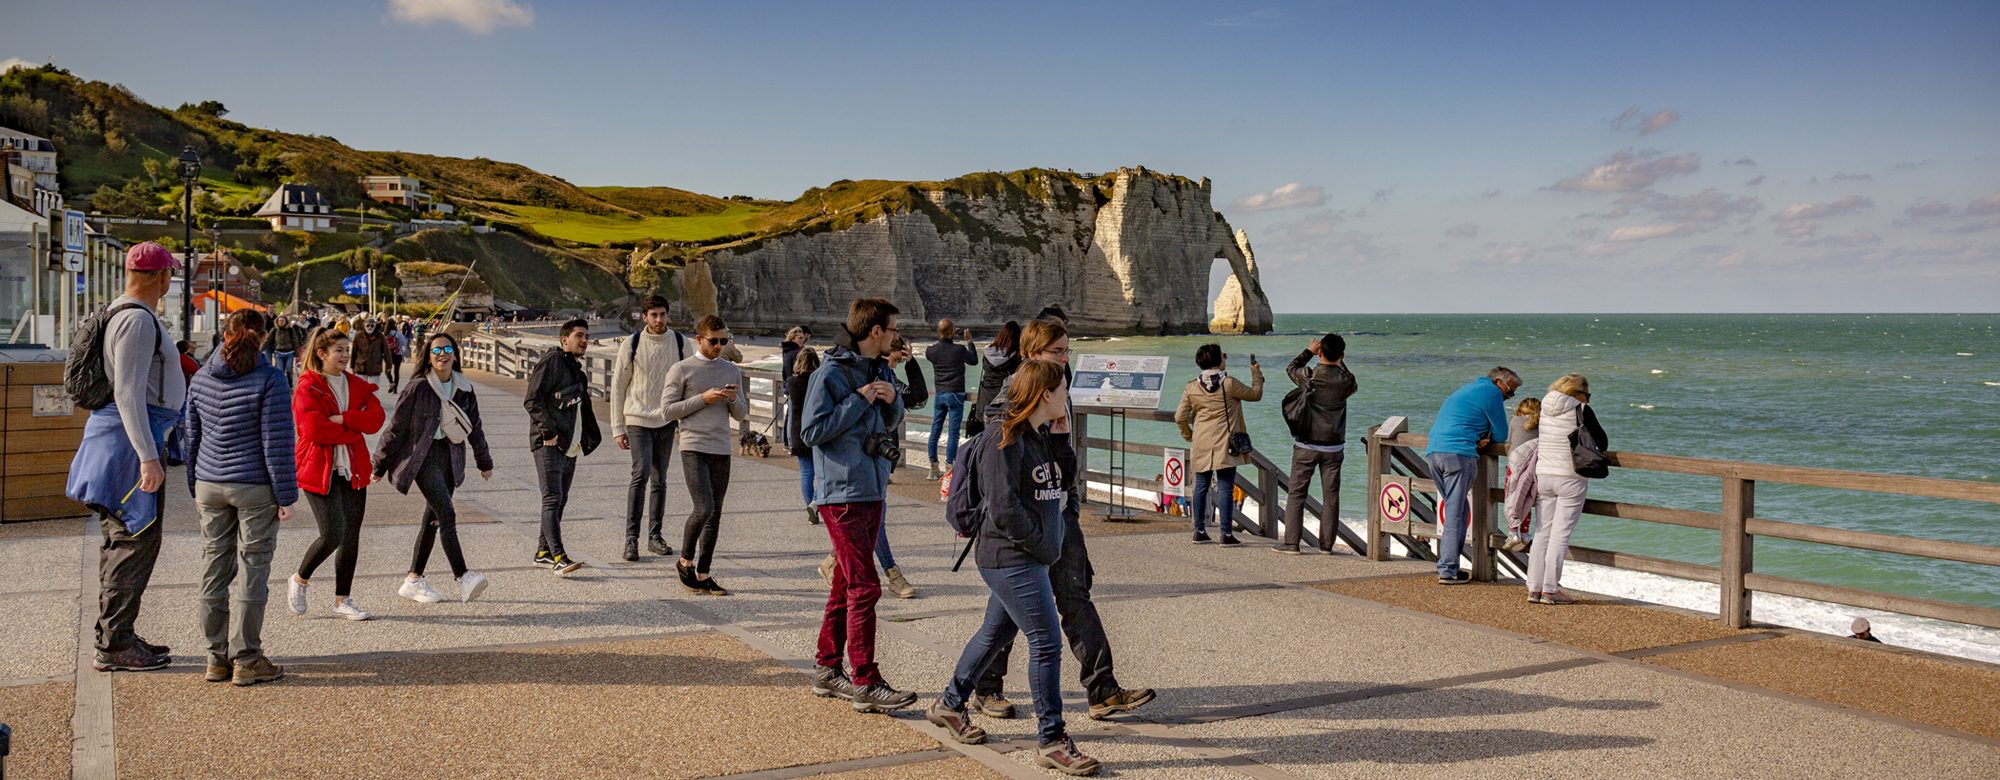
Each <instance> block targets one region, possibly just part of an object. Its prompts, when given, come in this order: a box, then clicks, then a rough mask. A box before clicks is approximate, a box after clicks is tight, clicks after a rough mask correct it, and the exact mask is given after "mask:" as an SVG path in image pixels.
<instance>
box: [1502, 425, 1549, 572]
mask: <svg viewBox="0 0 2000 780" xmlns="http://www.w3.org/2000/svg"><path fill="white" fill-rule="evenodd" d="M1541 421H1542V402H1541V399H1538V398H1523V399H1521V402H1520V403H1518V404H1515V405H1514V416H1513V417H1511V418H1508V420H1507V441H1508V442H1509V445H1508V446H1509V447H1511V449H1509V450H1508V451H1507V479H1506V486H1507V541H1505V542H1502V543H1501V544H1500V549H1502V550H1515V551H1520V550H1526V549H1528V521H1529V519H1530V518H1532V517H1533V516H1534V513H1535V455H1536V452H1535V451H1536V450H1537V449H1538V448H1537V446H1536V441H1535V437H1534V436H1533V435H1532V433H1533V431H1534V430H1535V428H1537V427H1539V426H1540V425H1541Z"/></svg>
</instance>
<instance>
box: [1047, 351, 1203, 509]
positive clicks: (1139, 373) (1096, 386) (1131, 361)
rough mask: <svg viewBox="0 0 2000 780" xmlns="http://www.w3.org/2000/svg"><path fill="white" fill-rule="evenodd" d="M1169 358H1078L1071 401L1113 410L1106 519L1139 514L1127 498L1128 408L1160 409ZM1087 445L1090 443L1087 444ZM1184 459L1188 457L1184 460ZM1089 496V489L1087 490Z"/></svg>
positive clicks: (1143, 356)
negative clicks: (1112, 442) (1114, 442)
mask: <svg viewBox="0 0 2000 780" xmlns="http://www.w3.org/2000/svg"><path fill="white" fill-rule="evenodd" d="M1166 377H1167V359H1166V358H1164V357H1152V356H1146V355H1083V356H1081V357H1079V358H1077V361H1076V377H1075V378H1074V379H1072V380H1071V381H1070V387H1069V398H1070V403H1071V404H1074V405H1077V406H1101V407H1107V408H1108V409H1109V410H1110V416H1111V420H1112V424H1111V425H1110V426H1109V427H1110V428H1111V429H1112V431H1113V438H1114V439H1115V440H1116V442H1117V443H1116V444H1115V445H1113V449H1112V450H1111V462H1110V465H1109V469H1108V470H1109V471H1110V473H1111V485H1110V490H1109V491H1107V493H1108V495H1109V496H1110V497H1111V501H1110V504H1111V506H1110V507H1108V508H1107V509H1106V510H1105V512H1104V518H1105V519H1106V520H1126V519H1130V518H1132V517H1135V516H1137V515H1138V510H1136V509H1133V508H1132V507H1131V506H1130V504H1128V503H1127V501H1126V496H1127V486H1126V484H1125V483H1126V472H1127V470H1128V462H1129V461H1130V460H1131V457H1130V455H1129V453H1127V452H1126V451H1125V442H1126V436H1127V432H1128V430H1129V428H1130V426H1131V421H1130V419H1129V418H1127V417H1126V416H1125V411H1126V410H1127V409H1132V408H1139V409H1158V408H1160V388H1161V386H1162V385H1164V384H1165V383H1166ZM1084 446H1088V445H1087V444H1085V445H1084ZM1183 462H1185V459H1183ZM1084 495H1085V496H1086V497H1087V496H1088V495H1089V491H1088V490H1086V491H1084Z"/></svg>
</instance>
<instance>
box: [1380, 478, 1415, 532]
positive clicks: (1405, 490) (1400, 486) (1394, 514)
mask: <svg viewBox="0 0 2000 780" xmlns="http://www.w3.org/2000/svg"><path fill="white" fill-rule="evenodd" d="M1377 499H1378V500H1377V501H1376V502H1375V505H1376V506H1377V507H1379V508H1380V509H1379V511H1380V512H1381V513H1382V532H1383V533H1385V534H1404V535H1408V534H1409V533H1410V515H1411V509H1410V507H1411V505H1412V504H1413V503H1414V501H1415V498H1414V497H1413V496H1411V495H1410V478H1409V477H1402V476H1394V475H1387V476H1383V477H1382V490H1381V494H1380V495H1379V496H1377Z"/></svg>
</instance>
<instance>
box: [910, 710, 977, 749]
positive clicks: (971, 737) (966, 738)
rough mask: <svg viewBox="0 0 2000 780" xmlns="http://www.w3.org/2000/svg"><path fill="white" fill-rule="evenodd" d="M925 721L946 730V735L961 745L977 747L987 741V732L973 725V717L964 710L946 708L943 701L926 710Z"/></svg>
mask: <svg viewBox="0 0 2000 780" xmlns="http://www.w3.org/2000/svg"><path fill="white" fill-rule="evenodd" d="M924 720H927V721H930V722H931V724H932V725H934V726H937V727H938V728H941V729H944V733H946V734H950V735H951V738H952V739H954V740H957V741H958V742H959V743H961V744H966V745H977V744H979V743H981V742H985V741H986V730H985V729H982V728H980V727H978V726H974V725H972V716H971V715H968V714H966V712H965V710H964V708H960V709H955V710H954V709H951V708H950V707H946V706H944V700H943V699H939V700H937V701H934V702H931V706H930V707H929V708H928V709H926V710H924Z"/></svg>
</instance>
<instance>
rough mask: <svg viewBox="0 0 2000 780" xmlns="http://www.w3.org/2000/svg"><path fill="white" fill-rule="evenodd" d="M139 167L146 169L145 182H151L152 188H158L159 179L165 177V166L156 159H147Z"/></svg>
mask: <svg viewBox="0 0 2000 780" xmlns="http://www.w3.org/2000/svg"><path fill="white" fill-rule="evenodd" d="M139 165H140V167H142V168H145V169H146V179H147V181H150V182H152V183H153V186H154V187H155V188H158V187H159V186H160V177H162V176H165V175H167V164H166V163H163V162H160V161H159V160H158V159H155V158H152V157H148V158H146V160H145V161H144V162H142V163H140V164H139Z"/></svg>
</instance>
